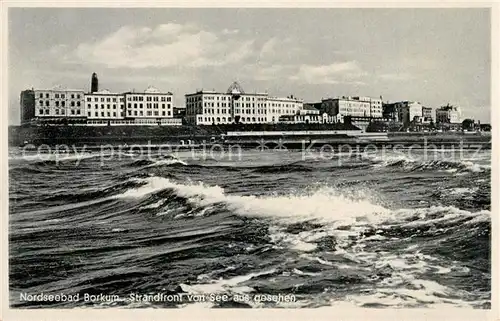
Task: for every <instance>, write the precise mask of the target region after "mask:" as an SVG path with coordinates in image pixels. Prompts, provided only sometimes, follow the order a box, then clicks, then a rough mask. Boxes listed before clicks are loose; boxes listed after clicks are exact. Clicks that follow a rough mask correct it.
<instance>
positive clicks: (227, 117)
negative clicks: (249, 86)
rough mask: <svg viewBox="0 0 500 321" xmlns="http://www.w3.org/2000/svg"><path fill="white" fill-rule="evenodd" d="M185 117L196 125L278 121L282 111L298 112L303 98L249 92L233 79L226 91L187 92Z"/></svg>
mask: <svg viewBox="0 0 500 321" xmlns="http://www.w3.org/2000/svg"><path fill="white" fill-rule="evenodd" d="M185 97H186V121H187V122H188V123H190V124H195V125H212V124H230V123H244V124H263V123H276V122H278V121H279V118H280V117H281V116H283V115H295V114H296V112H297V110H299V109H302V107H303V102H302V100H299V99H297V98H294V97H293V96H290V97H270V96H269V95H268V94H267V93H246V92H245V91H244V90H243V89H242V88H241V86H240V85H239V84H238V83H237V82H234V83H233V84H232V85H231V86H230V87H229V88H228V90H227V91H226V92H225V93H223V92H216V91H207V90H199V91H197V92H195V93H192V94H186V95H185Z"/></svg>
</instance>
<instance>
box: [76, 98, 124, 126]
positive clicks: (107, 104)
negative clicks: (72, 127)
mask: <svg viewBox="0 0 500 321" xmlns="http://www.w3.org/2000/svg"><path fill="white" fill-rule="evenodd" d="M85 105H86V112H87V118H88V119H89V120H97V119H99V120H111V119H124V117H125V95H123V94H117V93H112V92H110V91H108V90H102V91H95V92H92V93H88V94H85ZM91 123H93V122H91Z"/></svg>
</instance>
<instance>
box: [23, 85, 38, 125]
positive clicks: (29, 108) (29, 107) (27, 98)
mask: <svg viewBox="0 0 500 321" xmlns="http://www.w3.org/2000/svg"><path fill="white" fill-rule="evenodd" d="M20 102H21V125H26V124H29V123H30V122H31V120H32V119H34V118H35V91H34V90H33V89H28V90H24V91H22V92H21V97H20Z"/></svg>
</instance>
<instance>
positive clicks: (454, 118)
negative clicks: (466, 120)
mask: <svg viewBox="0 0 500 321" xmlns="http://www.w3.org/2000/svg"><path fill="white" fill-rule="evenodd" d="M461 122H462V113H461V110H460V108H459V107H457V106H452V105H450V104H448V105H446V106H442V107H439V108H437V109H436V123H445V124H457V123H461Z"/></svg>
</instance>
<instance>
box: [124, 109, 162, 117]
mask: <svg viewBox="0 0 500 321" xmlns="http://www.w3.org/2000/svg"><path fill="white" fill-rule="evenodd" d="M132 113H133V114H132ZM127 115H128V116H144V112H143V111H142V110H139V112H137V110H133V111H132V110H129V111H128V112H127ZM171 115H172V113H171V111H170V110H169V111H168V112H165V111H164V110H163V111H162V112H161V116H171ZM146 116H160V112H159V111H157V110H155V111H151V110H148V111H146Z"/></svg>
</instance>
